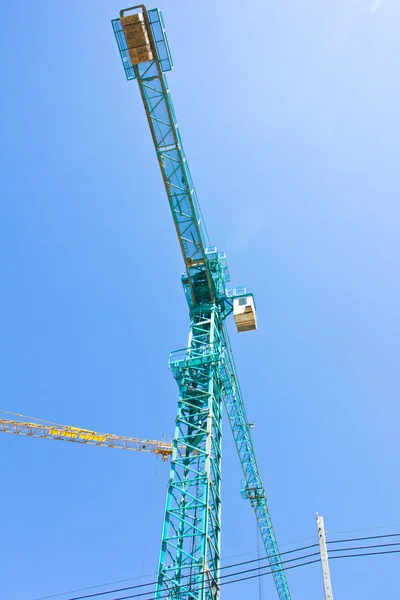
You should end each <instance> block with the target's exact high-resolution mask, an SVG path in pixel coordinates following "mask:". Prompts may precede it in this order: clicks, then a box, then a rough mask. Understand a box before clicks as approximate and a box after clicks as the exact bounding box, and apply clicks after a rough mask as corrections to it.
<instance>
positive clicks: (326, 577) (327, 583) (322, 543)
mask: <svg viewBox="0 0 400 600" xmlns="http://www.w3.org/2000/svg"><path fill="white" fill-rule="evenodd" d="M317 528H318V541H319V551H320V554H321V566H322V579H323V581H324V591H325V600H333V593H332V585H331V576H330V574H329V564H328V550H327V548H326V539H325V527H324V519H323V517H321V516H320V515H319V514H318V513H317Z"/></svg>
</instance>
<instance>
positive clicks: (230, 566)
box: [68, 536, 400, 600]
mask: <svg viewBox="0 0 400 600" xmlns="http://www.w3.org/2000/svg"><path fill="white" fill-rule="evenodd" d="M377 537H378V536H377ZM317 545H318V544H315V545H314V544H313V545H311V546H309V547H308V548H313V547H315V546H317ZM389 546H400V543H396V542H393V543H389V544H375V545H371V546H355V547H350V548H336V549H334V552H348V551H353V550H364V549H370V548H387V547H389ZM303 549H307V547H304V548H303ZM299 551H300V550H297V552H299ZM293 552H296V550H289V551H288V552H286V554H290V553H293ZM389 552H400V550H391V551H389ZM368 554H371V555H374V554H375V553H364V554H360V556H361V555H362V556H368ZM378 554H379V553H378ZM315 556H319V552H313V553H311V554H306V555H303V556H298V557H294V558H290V559H287V560H284V561H281V562H280V565H284V564H287V563H291V562H294V561H299V560H304V559H306V558H314V557H315ZM349 556H357V555H355V554H351V555H349ZM332 558H337V557H332ZM262 560H267V557H265V558H263V559H262ZM319 560H320V559H319V558H318V561H319ZM255 562H259V560H258V559H254V560H249V561H242V562H241V563H236V564H232V565H229V566H226V567H224V568H225V569H226V568H229V569H232V568H234V567H237V566H244V565H249V564H251V563H255ZM292 566H293V565H292ZM261 568H262V569H267V568H269V569H271V570H270V572H267V573H259V575H260V576H262V575H266V574H269V573H275V572H279V571H281V570H284V569H274V568H272V567H271V566H270V565H264V566H262V567H261ZM286 568H287V569H288V568H291V567H286ZM254 571H259V572H260V566H256V567H253V568H251V569H242V570H241V571H236V572H234V573H227V574H226V575H222V576H220V577H219V578H218V583H219V582H220V581H221V580H222V579H227V578H230V577H235V576H236V575H243V574H245V573H252V572H254ZM204 574H205V572H202V573H199V575H204ZM184 577H188V576H187V575H186V576H184ZM156 583H157V582H156V581H154V582H151V583H146V584H139V585H136V586H129V587H126V588H119V589H114V590H109V591H105V592H97V593H95V594H89V595H85V596H78V597H75V598H69V599H68V600H84V599H89V598H98V597H100V596H105V595H107V594H114V593H119V592H126V591H132V590H134V589H136V590H139V589H143V588H144V587H148V586H153V585H155V584H156ZM223 583H226V582H223ZM223 583H221V584H220V583H219V584H220V585H223ZM183 585H184V584H183ZM149 593H150V592H149V591H144V592H141V593H139V594H133V595H129V596H126V598H139V597H141V598H143V596H146V595H148V594H149ZM151 593H152V592H151ZM166 597H167V596H166ZM161 598H163V596H160V599H161Z"/></svg>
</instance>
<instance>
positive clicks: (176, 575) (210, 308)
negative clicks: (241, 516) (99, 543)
mask: <svg viewBox="0 0 400 600" xmlns="http://www.w3.org/2000/svg"><path fill="white" fill-rule="evenodd" d="M112 27H113V30H114V34H115V37H116V41H117V44H118V49H119V53H120V56H121V59H122V64H123V67H124V70H125V75H126V78H127V79H128V80H129V81H131V80H134V79H136V80H137V82H138V84H139V91H140V94H141V98H142V101H143V105H144V109H145V112H146V116H147V120H148V124H149V127H150V132H151V136H152V139H153V143H154V147H155V151H156V154H157V158H158V163H159V167H160V170H161V175H162V178H163V181H164V185H165V190H166V193H167V198H168V202H169V206H170V209H171V214H172V218H173V222H174V225H175V229H176V233H177V236H178V241H179V244H180V248H181V252H182V257H183V261H184V265H185V271H184V274H183V276H182V284H183V289H184V293H185V296H186V300H187V304H188V309H189V321H190V324H189V339H188V344H187V347H186V348H184V349H183V350H178V351H176V352H173V353H172V354H171V355H170V359H169V365H170V368H171V370H172V372H173V375H174V377H175V379H176V381H177V384H178V388H179V400H178V411H177V417H176V422H175V435H174V440H173V454H172V462H171V471H170V478H169V483H168V490H167V500H166V507H165V516H164V526H163V530H162V539H161V551H160V557H159V565H158V576H157V584H156V590H155V600H159V599H160V600H161V598H170V599H173V600H217V599H218V598H219V596H220V588H219V569H220V536H221V523H220V515H221V459H222V446H221V440H222V437H221V420H222V405H223V404H224V405H225V409H226V412H227V415H228V419H229V423H230V426H231V429H232V433H233V437H234V440H235V443H236V448H237V451H238V454H239V459H240V462H241V465H242V469H243V473H244V478H245V485H244V488H243V490H242V495H243V497H244V498H247V499H248V500H249V501H250V504H251V506H252V507H253V508H254V511H255V514H256V518H257V521H258V525H259V529H260V532H261V536H262V539H263V542H264V546H265V551H266V554H267V556H268V558H269V563H270V567H271V571H272V575H273V578H274V582H275V585H276V589H277V593H278V596H279V599H280V600H290V592H289V588H288V583H287V580H286V575H285V571H284V569H283V566H282V562H281V558H280V555H279V549H278V544H277V541H276V537H275V533H274V529H273V526H272V521H271V517H270V513H269V510H268V505H267V497H266V493H265V489H264V485H263V482H262V479H261V475H260V473H259V470H258V466H257V460H256V455H255V451H254V447H253V442H252V439H251V435H250V427H249V423H248V419H247V416H246V409H245V405H244V401H243V397H242V394H241V390H240V386H239V381H238V377H237V373H236V368H235V363H234V360H233V356H232V351H231V346H230V342H229V337H228V331H227V326H226V319H227V317H228V316H229V315H231V314H232V313H233V316H234V319H235V323H236V327H237V330H238V331H239V332H242V331H249V330H254V329H256V328H257V321H256V307H255V303H254V298H253V295H252V294H248V293H246V290H245V288H240V289H227V288H226V283H227V282H228V281H229V280H230V277H229V270H228V265H227V261H226V257H225V254H224V253H222V252H218V250H217V248H216V247H213V246H211V244H210V241H209V238H208V234H207V229H206V226H205V223H204V220H203V216H202V212H201V208H200V204H199V201H198V198H197V194H196V191H195V188H194V184H193V180H192V176H191V173H190V170H189V166H188V162H187V158H186V155H185V151H184V148H183V145H182V139H181V134H180V130H179V127H178V122H177V119H176V116H175V110H174V106H173V102H172V98H171V93H170V90H169V87H168V82H167V77H166V75H165V73H166V72H167V71H170V70H171V69H172V67H173V63H172V58H171V53H170V50H169V46H168V41H167V36H166V33H165V27H164V22H163V18H162V14H161V12H160V11H159V10H158V9H152V10H147V9H146V7H145V6H143V5H139V6H135V7H132V8H128V9H124V10H121V11H120V16H119V18H117V19H114V20H113V21H112Z"/></svg>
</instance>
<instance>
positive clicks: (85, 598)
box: [67, 544, 347, 600]
mask: <svg viewBox="0 0 400 600" xmlns="http://www.w3.org/2000/svg"><path fill="white" fill-rule="evenodd" d="M317 546H318V544H311V545H310V546H303V547H302V548H297V549H294V550H286V552H282V553H280V554H273V555H271V556H270V557H267V556H266V557H263V558H262V559H261V560H269V559H271V558H277V557H279V556H283V555H286V554H293V553H294V552H302V551H303V550H309V549H311V548H315V547H317ZM346 550H347V548H346ZM317 554H319V552H317ZM301 558H302V557H298V558H295V559H291V560H287V561H280V564H284V563H285V562H292V561H293V560H300V559H301ZM254 562H258V559H257V558H256V559H252V560H246V561H242V562H239V563H234V564H231V565H225V566H224V567H221V568H220V571H222V570H224V569H233V568H234V567H240V566H243V565H248V564H250V563H254ZM267 566H268V565H266V566H264V567H263V568H266V567H267ZM280 570H281V569H279V571H280ZM206 573H207V572H206V571H201V572H199V573H198V575H205V574H206ZM187 577H188V575H182V579H183V578H187ZM222 577H229V575H225V576H222ZM220 579H221V577H220ZM156 583H157V581H151V582H149V583H142V584H138V585H132V586H128V587H125V588H119V589H115V590H108V591H104V592H96V593H94V594H85V595H84V596H74V597H73V598H67V600H88V599H89V598H98V597H99V596H106V595H107V594H113V593H115V592H126V591H128V590H134V589H139V588H143V587H149V586H151V585H155V584H156ZM146 593H148V592H146Z"/></svg>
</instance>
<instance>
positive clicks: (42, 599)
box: [35, 533, 400, 600]
mask: <svg viewBox="0 0 400 600" xmlns="http://www.w3.org/2000/svg"><path fill="white" fill-rule="evenodd" d="M399 536H400V533H392V534H386V535H377V536H366V537H360V538H348V539H342V540H329V541H328V542H327V543H330V544H336V543H339V542H341V543H348V542H352V541H364V540H371V539H382V538H392V537H399ZM307 539H311V538H307ZM398 545H400V542H392V543H388V544H375V545H369V546H357V547H353V548H348V547H346V548H331V549H330V553H332V552H346V551H351V550H362V549H364V548H366V549H372V548H384V547H389V546H398ZM317 546H318V543H316V544H310V545H308V546H302V547H301V548H294V549H292V550H286V551H285V552H281V553H280V554H274V555H271V556H270V557H268V556H265V557H262V558H260V559H259V558H256V559H250V560H247V561H241V562H237V563H232V564H229V565H224V566H222V567H221V568H220V571H223V570H225V569H233V568H234V567H241V566H244V565H250V564H252V563H255V562H257V563H259V562H260V561H261V560H269V559H272V558H278V557H282V556H285V555H288V554H293V553H296V552H302V551H304V550H309V549H312V548H315V547H317ZM317 554H319V552H318V553H314V554H312V555H305V556H300V557H296V558H293V559H289V560H285V561H280V564H286V563H288V562H293V561H295V560H303V559H304V558H308V557H311V556H315V555H317ZM370 554H373V553H370ZM349 556H357V555H353V554H352V555H349ZM333 558H340V557H339V556H332V559H333ZM258 568H259V567H257V569H258ZM261 568H263V569H266V568H270V565H264V566H261ZM287 568H289V567H287ZM290 568H292V567H290ZM279 570H281V569H279ZM277 571H278V570H277V569H275V572H277ZM244 572H246V571H238V572H237V573H231V574H228V575H223V576H222V577H220V579H222V578H226V577H230V576H234V575H236V574H241V573H244ZM272 572H274V571H272V570H271V573H272ZM202 574H205V572H200V573H198V575H202ZM154 575H155V574H154V573H153V574H150V575H147V576H146V577H151V576H154ZM187 577H188V575H183V576H182V578H187ZM135 579H140V577H131V578H127V579H120V580H118V581H113V582H109V583H104V584H100V585H95V586H90V587H87V588H81V589H77V590H70V591H69V592H62V593H58V594H53V595H50V596H42V597H40V598H36V599H35V600H50V599H51V598H56V597H58V596H63V595H66V594H71V593H72V594H73V593H76V592H79V591H86V590H90V589H95V588H98V587H105V586H108V585H114V584H116V583H122V582H125V581H132V580H135ZM156 583H157V581H151V582H149V583H143V584H138V585H134V586H129V587H124V588H119V589H113V590H107V591H103V592H96V593H94V594H86V595H84V596H75V597H73V598H68V599H67V600H86V599H89V598H96V597H99V596H105V595H107V594H113V593H117V592H123V591H129V590H134V589H140V588H144V587H149V586H152V585H155V584H156ZM146 593H149V592H146Z"/></svg>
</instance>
